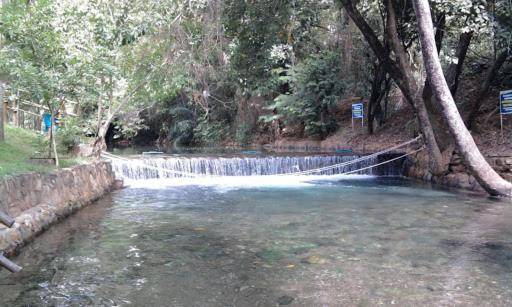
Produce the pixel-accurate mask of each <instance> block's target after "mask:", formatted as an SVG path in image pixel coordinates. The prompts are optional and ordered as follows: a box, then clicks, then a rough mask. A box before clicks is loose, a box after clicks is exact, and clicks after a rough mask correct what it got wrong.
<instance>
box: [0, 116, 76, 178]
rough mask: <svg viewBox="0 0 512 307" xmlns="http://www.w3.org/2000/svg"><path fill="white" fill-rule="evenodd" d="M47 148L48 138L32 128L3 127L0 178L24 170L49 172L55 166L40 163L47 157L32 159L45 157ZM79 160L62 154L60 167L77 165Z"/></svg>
mask: <svg viewBox="0 0 512 307" xmlns="http://www.w3.org/2000/svg"><path fill="white" fill-rule="evenodd" d="M47 150H48V140H47V139H45V137H44V136H43V135H42V134H40V133H36V132H34V131H32V130H27V129H22V128H15V127H12V126H9V125H7V126H6V127H5V142H4V143H0V178H2V177H5V176H8V175H16V174H20V173H26V172H41V173H49V172H51V171H54V170H55V166H54V165H51V164H48V163H42V162H46V160H47V159H32V158H42V157H45V154H47ZM79 162H80V161H79V160H78V159H76V158H74V157H67V156H64V155H63V156H62V157H61V159H60V164H61V167H70V166H73V165H77V164H78V163H79Z"/></svg>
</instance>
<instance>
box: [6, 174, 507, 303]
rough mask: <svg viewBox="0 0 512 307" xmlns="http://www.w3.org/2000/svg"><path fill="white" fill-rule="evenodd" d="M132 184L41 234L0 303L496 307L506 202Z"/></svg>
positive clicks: (382, 186) (292, 187) (359, 188)
mask: <svg viewBox="0 0 512 307" xmlns="http://www.w3.org/2000/svg"><path fill="white" fill-rule="evenodd" d="M240 183H241V184H239V185H237V184H235V183H231V184H228V185H224V184H222V182H218V181H217V182H216V183H215V184H183V185H172V184H169V185H161V186H159V185H157V184H145V185H144V184H140V185H133V186H132V187H129V188H127V189H124V190H121V191H117V192H115V193H114V194H112V195H111V196H109V197H107V198H104V199H102V200H100V201H98V202H97V203H95V204H94V205H91V206H89V207H87V208H85V209H83V210H81V211H80V212H78V213H77V214H75V215H74V216H72V217H70V218H69V219H67V220H65V221H63V222H62V223H60V224H58V225H57V226H55V227H53V228H51V229H50V230H49V231H47V232H46V233H44V234H43V235H42V236H41V237H40V238H38V239H37V241H35V242H34V243H32V244H30V245H29V246H28V247H26V248H25V249H24V250H23V252H22V253H21V255H20V256H18V257H17V258H15V259H14V260H15V261H16V262H18V263H19V264H21V265H23V266H24V270H23V271H22V272H21V273H18V274H13V275H9V274H7V273H6V272H4V271H3V272H1V273H0V293H2V295H1V296H0V305H1V306H89V305H92V306H276V305H290V306H340V305H348V306H354V305H357V306H373V305H377V304H383V305H394V304H396V305H402V306H403V305H409V306H411V305H450V306H453V305H460V306H463V305H464V306H467V305H473V306H500V305H501V306H506V305H510V304H511V300H512V279H510V276H511V275H510V274H511V273H512V241H511V239H510V238H512V223H511V222H510V221H512V206H510V205H511V204H510V202H507V201H493V200H489V199H485V198H480V197H475V196H471V195H468V194H461V193H457V192H451V191H445V190H439V189H436V188H432V187H429V186H425V185H420V184H418V183H415V182H413V181H408V180H405V179H399V178H377V177H371V176H347V177H344V178H336V179H332V178H331V179H329V180H316V179H315V180H311V181H307V180H302V181H300V182H298V181H297V180H293V181H287V180H283V179H280V180H279V181H275V182H274V183H272V181H268V182H267V184H266V185H258V184H252V185H247V184H243V181H240Z"/></svg>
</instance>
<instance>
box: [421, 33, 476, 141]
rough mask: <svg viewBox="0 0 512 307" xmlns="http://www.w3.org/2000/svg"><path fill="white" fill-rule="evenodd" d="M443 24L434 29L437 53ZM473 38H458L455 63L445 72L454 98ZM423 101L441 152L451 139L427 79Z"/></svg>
mask: <svg viewBox="0 0 512 307" xmlns="http://www.w3.org/2000/svg"><path fill="white" fill-rule="evenodd" d="M443 26H444V24H443V23H439V24H438V27H437V28H436V35H435V42H436V47H437V51H438V54H439V51H440V49H441V46H442V42H443V35H442V34H440V33H444V32H445V30H446V29H444V27H443ZM472 36H473V33H472V32H467V33H462V34H461V35H460V36H459V42H458V44H457V51H456V56H457V63H452V64H450V65H449V66H448V69H447V71H446V82H447V83H448V85H449V87H450V91H451V93H452V96H453V97H455V95H456V93H457V88H458V85H459V77H460V75H461V73H462V68H463V66H464V61H465V59H466V55H467V52H468V49H469V44H470V43H471V38H472ZM423 99H424V100H425V106H426V107H427V110H428V113H429V115H430V122H431V123H432V126H433V127H434V132H435V134H436V140H437V144H438V145H439V148H440V149H441V150H442V151H443V150H445V149H446V148H449V146H450V144H452V143H453V139H452V137H451V135H450V132H449V129H448V126H447V125H446V122H445V121H444V119H443V116H442V111H441V110H440V108H439V104H438V103H437V102H436V100H435V97H434V95H433V93H432V88H431V86H430V83H429V82H428V78H427V79H426V80H425V86H424V88H423Z"/></svg>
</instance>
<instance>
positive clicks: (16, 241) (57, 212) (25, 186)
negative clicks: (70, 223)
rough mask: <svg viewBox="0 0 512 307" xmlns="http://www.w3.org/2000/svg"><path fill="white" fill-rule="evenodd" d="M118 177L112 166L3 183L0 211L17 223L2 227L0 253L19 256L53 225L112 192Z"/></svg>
mask: <svg viewBox="0 0 512 307" xmlns="http://www.w3.org/2000/svg"><path fill="white" fill-rule="evenodd" d="M114 185H115V175H114V172H113V171H112V167H111V165H110V163H108V162H96V163H91V164H84V165H78V166H74V167H72V168H68V169H61V170H58V171H55V172H52V173H26V174H21V175H16V176H8V177H6V178H4V179H1V180H0V211H2V212H5V213H6V214H8V215H9V216H11V217H13V218H14V219H15V221H16V222H15V224H14V225H13V226H12V228H7V227H6V226H4V225H0V251H3V252H4V253H6V254H7V255H12V254H14V253H16V252H17V251H18V250H19V248H21V247H22V246H24V245H25V244H26V243H28V242H30V241H31V240H32V239H33V238H35V237H36V236H37V235H38V234H40V233H41V232H43V231H44V230H46V229H47V228H49V227H50V226H51V225H52V224H54V223H56V222H58V221H59V220H61V219H62V218H64V217H66V216H68V215H70V214H72V213H73V212H75V211H77V210H78V209H80V208H82V207H84V206H86V205H89V204H90V203H92V202H94V201H95V200H97V199H99V198H101V197H102V196H104V195H105V194H107V193H108V192H110V191H111V190H112V189H113V188H114Z"/></svg>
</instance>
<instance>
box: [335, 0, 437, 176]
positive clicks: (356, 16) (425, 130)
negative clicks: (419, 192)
mask: <svg viewBox="0 0 512 307" xmlns="http://www.w3.org/2000/svg"><path fill="white" fill-rule="evenodd" d="M340 2H341V3H342V4H343V7H344V9H345V11H346V12H347V14H348V15H349V16H350V18H351V19H352V21H353V22H354V23H355V24H356V26H357V27H358V28H359V30H360V31H361V33H362V34H363V36H364V38H365V40H366V41H367V42H368V44H369V45H370V48H371V49H372V51H373V52H374V54H375V56H376V57H377V58H378V59H379V62H380V63H381V64H382V65H383V67H384V69H385V70H386V72H387V73H388V74H389V75H390V76H391V78H393V80H394V81H395V83H396V85H397V86H398V87H399V88H400V90H401V91H402V94H403V95H404V97H405V99H406V100H407V102H408V103H409V104H411V106H412V107H413V110H414V112H415V114H416V116H417V118H418V123H419V126H420V130H421V132H422V134H423V140H424V142H425V145H426V147H427V151H428V154H429V163H430V165H429V168H430V171H431V172H432V173H433V174H434V175H440V174H442V173H444V171H445V165H443V159H442V156H441V151H440V150H439V147H438V145H437V142H436V139H435V136H434V132H433V129H432V125H431V124H430V120H429V118H428V113H427V110H426V108H425V103H424V101H423V97H422V95H421V94H418V93H419V91H418V88H417V86H416V85H415V84H414V83H411V82H413V80H412V79H410V78H408V77H407V76H408V75H409V76H410V72H409V71H404V70H403V68H404V67H403V66H404V61H402V62H401V63H400V65H397V63H396V62H395V61H393V60H392V59H391V58H390V54H389V52H388V51H387V50H386V48H384V46H383V45H382V44H381V42H380V41H379V38H378V37H377V35H376V34H375V32H374V31H373V30H372V28H371V27H370V25H369V24H368V23H367V22H366V20H365V19H364V18H363V16H362V15H361V13H360V12H359V11H358V10H357V8H356V7H355V5H354V1H351V0H340ZM388 4H389V2H388ZM392 32H393V31H392V30H391V31H388V35H389V34H390V33H391V34H393V33H392ZM395 47H396V46H395ZM395 49H397V48H395ZM394 51H395V52H398V50H394ZM396 55H397V59H398V60H400V58H402V60H404V59H403V58H404V57H403V56H402V55H401V53H400V52H398V54H396Z"/></svg>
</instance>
